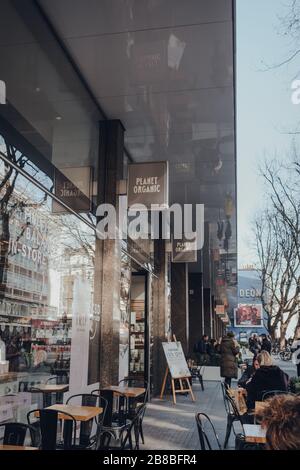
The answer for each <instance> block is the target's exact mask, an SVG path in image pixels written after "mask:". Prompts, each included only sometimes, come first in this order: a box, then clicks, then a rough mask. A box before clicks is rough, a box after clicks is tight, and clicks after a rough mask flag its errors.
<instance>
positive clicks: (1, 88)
mask: <svg viewBox="0 0 300 470" xmlns="http://www.w3.org/2000/svg"><path fill="white" fill-rule="evenodd" d="M0 104H6V85H5V82H4V81H3V80H0Z"/></svg>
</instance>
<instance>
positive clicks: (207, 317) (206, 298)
mask: <svg viewBox="0 0 300 470" xmlns="http://www.w3.org/2000/svg"><path fill="white" fill-rule="evenodd" d="M210 294H211V291H210V289H203V306H204V334H206V335H208V336H209V338H211V335H212V317H211V315H212V312H211V309H212V305H211V295H210Z"/></svg>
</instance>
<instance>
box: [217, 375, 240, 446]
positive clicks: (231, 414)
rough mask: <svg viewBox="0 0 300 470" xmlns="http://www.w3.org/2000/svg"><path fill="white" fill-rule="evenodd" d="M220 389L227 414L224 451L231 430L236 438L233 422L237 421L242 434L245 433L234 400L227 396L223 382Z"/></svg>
mask: <svg viewBox="0 0 300 470" xmlns="http://www.w3.org/2000/svg"><path fill="white" fill-rule="evenodd" d="M221 389H222V394H223V400H224V405H225V410H226V413H227V426H226V434H225V441H224V446H223V448H224V449H226V447H227V444H228V441H229V438H230V435H231V431H232V429H233V432H234V435H235V436H236V432H235V429H234V426H233V423H234V422H236V421H239V423H240V424H241V426H242V430H243V434H245V433H244V426H243V419H242V417H241V415H240V413H239V411H238V409H237V407H236V404H235V403H234V400H233V399H232V398H231V396H230V395H229V393H228V389H227V388H226V385H225V384H224V382H221Z"/></svg>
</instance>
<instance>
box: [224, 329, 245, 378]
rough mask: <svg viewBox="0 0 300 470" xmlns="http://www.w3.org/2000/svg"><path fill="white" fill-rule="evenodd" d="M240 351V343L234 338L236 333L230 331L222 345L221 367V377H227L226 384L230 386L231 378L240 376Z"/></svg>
mask: <svg viewBox="0 0 300 470" xmlns="http://www.w3.org/2000/svg"><path fill="white" fill-rule="evenodd" d="M239 351H240V348H239V345H238V343H237V342H236V340H235V339H234V333H233V332H232V331H229V332H228V333H227V336H224V337H223V338H222V343H221V347H220V354H221V359H220V369H221V377H224V378H225V381H224V382H225V384H227V385H228V387H230V386H231V379H237V377H238V364H237V359H236V357H237V355H238V353H239Z"/></svg>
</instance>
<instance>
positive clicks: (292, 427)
mask: <svg viewBox="0 0 300 470" xmlns="http://www.w3.org/2000/svg"><path fill="white" fill-rule="evenodd" d="M260 419H261V426H262V427H263V428H265V429H266V440H267V444H266V449H268V450H299V449H300V397H299V396H292V395H277V396H275V397H273V398H271V399H270V401H269V405H268V406H267V407H265V408H264V409H263V410H262V411H261V413H260Z"/></svg>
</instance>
